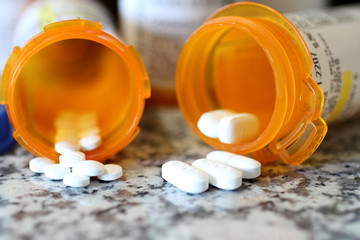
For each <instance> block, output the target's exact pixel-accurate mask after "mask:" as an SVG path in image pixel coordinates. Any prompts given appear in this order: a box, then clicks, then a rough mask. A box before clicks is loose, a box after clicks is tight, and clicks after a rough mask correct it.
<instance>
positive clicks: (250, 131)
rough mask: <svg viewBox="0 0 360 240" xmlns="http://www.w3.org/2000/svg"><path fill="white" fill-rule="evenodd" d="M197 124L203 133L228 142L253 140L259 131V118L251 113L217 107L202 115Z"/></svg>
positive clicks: (237, 142)
mask: <svg viewBox="0 0 360 240" xmlns="http://www.w3.org/2000/svg"><path fill="white" fill-rule="evenodd" d="M197 126H198V128H199V130H200V131H201V133H202V134H204V135H205V136H207V137H210V138H218V139H219V141H220V142H222V143H227V144H239V143H243V142H246V141H251V140H253V139H254V138H255V137H256V136H257V135H258V132H259V120H258V118H257V117H256V116H255V115H254V114H251V113H236V112H233V111H231V110H226V109H217V110H214V111H210V112H206V113H204V114H202V115H201V117H200V118H199V120H198V123H197Z"/></svg>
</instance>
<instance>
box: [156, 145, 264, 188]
mask: <svg viewBox="0 0 360 240" xmlns="http://www.w3.org/2000/svg"><path fill="white" fill-rule="evenodd" d="M161 174H162V177H163V178H164V179H165V180H166V181H168V182H169V183H171V184H172V185H174V186H176V187H178V188H179V189H181V190H183V191H185V192H188V193H201V192H204V191H206V190H207V189H208V188H209V184H210V185H213V186H215V187H217V188H220V189H223V190H235V189H237V188H239V187H240V186H241V184H242V179H254V178H257V177H259V176H260V174H261V163H260V162H258V161H256V160H254V159H251V158H248V157H245V156H240V155H237V154H233V153H229V152H224V151H213V152H211V153H209V154H208V155H207V156H206V159H204V158H203V159H198V160H196V161H194V162H193V163H192V165H189V164H187V163H184V162H181V161H177V160H173V161H169V162H166V163H165V164H163V165H162V171H161Z"/></svg>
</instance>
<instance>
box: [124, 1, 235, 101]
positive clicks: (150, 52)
mask: <svg viewBox="0 0 360 240" xmlns="http://www.w3.org/2000/svg"><path fill="white" fill-rule="evenodd" d="M227 3H230V1H229V0H161V1H158V0H118V10H119V20H120V21H119V25H120V29H121V37H122V39H124V41H128V42H131V43H132V44H133V45H134V46H135V47H136V49H137V50H138V51H139V53H140V55H141V57H142V59H143V61H144V64H145V66H146V69H147V71H148V73H149V76H150V79H151V89H152V97H151V99H150V100H149V103H150V104H151V105H152V106H153V105H176V95H175V71H176V63H177V59H178V57H179V54H180V52H181V49H182V46H183V45H184V43H185V41H186V39H187V38H188V36H189V35H190V34H191V33H192V32H193V31H194V30H195V29H196V28H198V27H199V26H200V25H201V23H202V22H203V21H204V20H205V19H206V18H207V17H208V16H209V14H210V13H212V12H213V11H215V10H216V9H218V8H220V7H222V6H224V5H225V4H227Z"/></svg>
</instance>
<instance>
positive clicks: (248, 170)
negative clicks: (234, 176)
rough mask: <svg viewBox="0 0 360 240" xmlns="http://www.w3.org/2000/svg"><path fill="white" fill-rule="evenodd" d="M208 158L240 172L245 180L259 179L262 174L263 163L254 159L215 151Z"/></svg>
mask: <svg viewBox="0 0 360 240" xmlns="http://www.w3.org/2000/svg"><path fill="white" fill-rule="evenodd" d="M206 158H207V159H210V160H214V161H219V162H221V163H224V164H227V165H229V166H231V167H234V168H236V169H238V170H240V171H241V172H242V174H243V176H242V177H243V178H244V179H253V178H257V177H258V176H260V174H261V163H260V162H258V161H256V160H255V159H252V158H248V157H245V156H241V155H237V154H233V153H229V152H224V151H213V152H211V153H209V154H208V155H207V156H206Z"/></svg>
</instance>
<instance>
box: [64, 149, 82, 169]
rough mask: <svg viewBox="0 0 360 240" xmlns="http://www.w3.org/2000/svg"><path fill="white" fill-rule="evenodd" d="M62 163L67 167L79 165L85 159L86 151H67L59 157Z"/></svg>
mask: <svg viewBox="0 0 360 240" xmlns="http://www.w3.org/2000/svg"><path fill="white" fill-rule="evenodd" d="M59 161H60V164H61V165H62V166H65V167H71V168H72V167H77V165H78V164H79V163H80V162H81V161H85V153H83V152H79V151H72V152H66V153H64V154H62V155H61V156H60V157H59Z"/></svg>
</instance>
